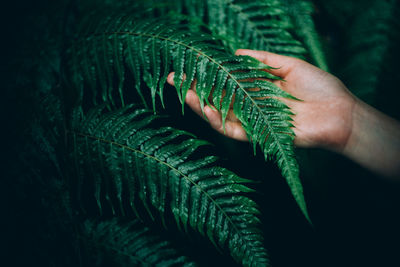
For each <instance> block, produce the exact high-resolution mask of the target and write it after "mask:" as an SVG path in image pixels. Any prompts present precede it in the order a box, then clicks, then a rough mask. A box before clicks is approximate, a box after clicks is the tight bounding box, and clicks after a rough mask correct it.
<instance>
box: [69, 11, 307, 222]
mask: <svg viewBox="0 0 400 267" xmlns="http://www.w3.org/2000/svg"><path fill="white" fill-rule="evenodd" d="M104 21H107V26H106V27H105V28H104V25H100V26H99V27H98V28H97V30H96V31H95V32H94V33H93V34H91V35H90V36H89V37H85V38H83V39H80V41H78V43H77V44H76V45H75V46H73V47H78V49H79V48H80V49H79V50H80V51H82V50H83V48H82V47H84V46H87V45H89V46H97V47H107V44H105V43H108V42H109V41H107V40H113V43H115V42H114V40H115V38H116V37H118V38H119V40H120V42H122V43H123V46H122V47H123V48H124V54H125V55H126V56H125V60H126V65H127V66H128V69H129V71H130V72H131V73H136V74H135V75H136V76H137V77H143V80H144V82H145V83H146V84H147V85H148V87H149V88H150V92H151V97H152V101H153V108H154V109H155V94H156V92H159V94H160V95H161V94H162V90H163V89H162V88H163V87H164V82H165V78H166V76H167V75H168V74H169V72H170V71H175V77H174V80H175V84H176V85H183V86H182V87H180V86H176V90H177V94H178V97H179V99H180V101H181V102H182V105H183V99H184V98H185V95H186V92H187V89H188V88H189V86H190V85H191V84H192V83H193V81H194V79H197V82H198V86H197V94H198V96H199V98H200V100H201V103H202V105H203V102H204V101H206V102H208V99H209V98H211V97H212V102H213V104H214V105H215V106H216V107H217V109H218V110H220V111H221V113H222V120H223V123H224V124H225V119H226V116H227V114H228V111H229V108H230V105H231V103H232V102H233V111H234V113H235V115H236V116H237V117H238V119H239V120H240V121H241V123H242V125H243V128H244V129H245V130H246V132H247V134H248V138H249V140H251V141H252V142H253V144H254V145H256V144H259V145H260V147H261V149H262V151H263V153H264V155H265V157H266V159H267V158H275V159H276V162H277V164H278V166H279V168H280V169H281V170H282V174H283V176H284V177H285V178H286V180H287V182H288V184H289V187H290V189H291V191H292V193H293V196H294V198H295V200H296V202H297V203H298V205H299V207H300V208H301V210H302V212H303V214H304V215H305V217H306V218H307V219H308V220H309V217H308V214H307V208H306V204H305V200H304V196H303V189H302V185H301V182H300V178H299V171H298V164H297V161H296V158H295V154H294V148H293V139H294V132H293V130H292V129H291V127H293V125H292V124H291V121H292V119H291V117H290V116H291V115H292V113H291V112H290V110H289V108H288V107H287V106H286V105H285V104H284V103H283V102H281V101H280V100H278V99H277V97H286V98H292V99H295V98H294V97H292V96H291V95H289V94H288V93H286V92H285V91H283V90H281V89H280V88H279V87H277V86H276V85H274V84H273V83H271V82H268V81H263V80H260V79H280V78H279V77H276V76H274V75H272V74H270V73H268V72H266V71H265V70H266V69H270V67H269V66H267V65H265V64H263V63H261V62H259V61H257V60H255V59H253V58H251V57H247V56H231V55H229V54H227V53H226V52H224V51H223V50H222V49H221V48H220V47H219V46H217V45H216V44H215V41H214V40H213V39H212V38H210V37H208V36H207V35H205V34H196V35H194V34H191V33H190V32H188V31H187V30H182V29H180V28H179V27H177V26H176V25H171V24H164V23H156V22H155V21H153V20H150V21H145V22H142V23H138V24H136V23H134V21H132V19H130V17H129V16H127V17H123V18H121V17H116V18H114V20H104ZM111 29H113V30H111ZM78 44H79V46H78ZM114 49H118V47H114ZM71 51H73V50H71ZM71 57H72V58H73V59H72V60H71V62H72V67H71V68H70V69H71V70H72V73H73V74H71V75H70V77H72V78H73V79H74V80H73V82H74V84H75V88H81V86H82V81H83V80H85V81H87V80H88V79H90V77H89V76H85V72H84V71H80V69H83V68H87V67H85V66H83V65H85V62H86V61H81V62H83V63H80V64H79V63H78V65H76V62H79V59H77V58H76V57H90V56H89V55H83V54H82V53H71ZM88 60H92V61H94V62H93V63H92V64H91V68H94V69H96V72H97V73H98V75H99V76H104V77H107V75H108V74H106V73H105V71H104V69H105V68H104V67H101V68H100V65H110V63H109V62H108V61H103V63H102V64H98V62H97V61H95V59H93V58H92V57H90V58H89V59H88ZM114 64H115V62H114ZM157 66H163V68H159V67H157ZM124 67H125V66H124V65H122V64H121V65H120V66H119V68H120V69H123V68H124ZM161 69H162V70H161ZM121 73H125V71H124V72H121ZM184 73H187V74H188V76H187V78H186V80H184V79H183V77H184ZM114 75H115V76H116V77H117V80H121V79H123V78H122V77H119V76H118V73H114ZM254 79H256V80H255V81H253V82H249V80H254ZM97 80H100V79H97ZM94 82H95V81H93V83H94ZM101 83H102V82H100V84H101ZM103 83H104V84H103V86H101V88H102V92H103V93H102V94H103V95H104V96H105V97H103V100H104V101H105V102H106V103H111V101H107V99H108V98H112V90H109V88H108V83H107V82H103ZM212 88H214V90H213V91H212ZM136 89H137V90H138V91H140V90H141V88H138V87H137V88H136ZM78 95H83V96H84V94H82V93H80V94H78ZM120 95H121V94H120ZM234 95H235V97H233V96H234ZM121 97H122V96H121ZM203 100H204V101H203ZM78 102H79V103H82V102H83V101H82V100H79V101H78Z"/></svg>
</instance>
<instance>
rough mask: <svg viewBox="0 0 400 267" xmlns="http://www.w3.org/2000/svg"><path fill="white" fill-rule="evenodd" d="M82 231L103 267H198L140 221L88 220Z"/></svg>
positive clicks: (83, 236)
mask: <svg viewBox="0 0 400 267" xmlns="http://www.w3.org/2000/svg"><path fill="white" fill-rule="evenodd" d="M81 232H82V240H83V241H84V243H85V244H86V247H87V248H89V252H90V254H91V257H90V258H91V260H93V261H94V262H97V263H99V264H97V265H100V266H106V264H108V265H112V266H163V267H164V266H178V265H179V266H187V267H189V266H197V264H196V263H195V262H193V261H190V260H189V259H188V257H185V256H182V255H181V254H180V253H181V252H180V251H179V250H178V249H176V248H175V246H174V245H173V244H172V243H171V242H169V241H168V240H165V239H164V238H162V237H161V236H160V235H158V234H156V233H154V232H153V231H152V230H151V229H150V228H148V227H146V226H144V225H143V224H142V223H141V222H140V221H139V219H135V220H133V221H131V222H129V223H121V222H118V220H117V219H112V220H108V221H101V222H96V221H93V220H87V221H85V222H84V224H83V227H82V231H81ZM101 263H102V264H103V265H101Z"/></svg>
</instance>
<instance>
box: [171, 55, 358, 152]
mask: <svg viewBox="0 0 400 267" xmlns="http://www.w3.org/2000/svg"><path fill="white" fill-rule="evenodd" d="M236 55H248V56H251V57H254V58H256V59H258V60H260V61H261V62H263V63H265V64H267V65H269V66H272V67H275V68H278V69H272V70H269V72H271V73H272V74H274V75H276V76H280V77H282V78H283V79H284V81H274V83H275V84H276V85H277V86H279V87H280V88H281V89H283V90H285V91H286V92H288V93H290V94H291V95H293V96H295V97H296V98H298V99H301V100H303V101H297V100H291V99H282V101H283V102H285V103H286V104H287V105H288V106H289V107H290V108H291V110H292V112H293V113H294V114H295V115H294V116H293V120H294V121H293V125H294V126H295V128H294V132H295V134H296V137H295V141H294V142H295V144H296V145H297V146H301V147H318V146H320V147H328V148H330V149H333V150H341V149H343V148H344V147H345V145H346V143H347V140H348V138H349V136H350V133H351V126H352V110H353V107H354V105H355V102H356V99H355V97H354V96H353V95H351V93H350V92H349V91H348V90H347V88H346V87H345V86H344V85H343V83H342V82H341V81H340V80H339V79H337V78H336V77H335V76H333V75H331V74H329V73H327V72H325V71H323V70H321V69H318V68H317V67H315V66H313V65H311V64H309V63H307V62H305V61H302V60H299V59H296V58H291V57H287V56H280V55H277V54H273V53H269V52H265V51H254V50H245V49H239V50H237V51H236ZM168 82H169V83H170V84H172V85H173V74H170V76H169V77H168ZM185 102H186V103H187V104H188V105H189V106H190V107H191V108H192V109H193V111H195V112H196V113H197V114H199V115H200V116H202V112H201V108H200V102H199V98H198V97H197V95H196V93H195V86H194V88H191V90H189V91H188V93H187V96H186V99H185ZM204 113H205V115H206V117H207V119H208V121H209V122H210V125H211V126H212V127H213V128H214V129H215V130H217V131H218V132H220V133H224V131H223V128H222V120H221V115H220V114H219V112H218V111H216V110H215V109H214V110H213V109H211V108H210V107H208V106H205V108H204ZM225 130H226V131H225V135H227V136H228V137H231V138H234V139H237V140H247V137H246V132H245V131H244V129H243V128H242V126H241V123H240V122H239V121H238V119H237V118H236V117H235V115H234V114H233V112H232V110H231V111H230V112H229V113H228V117H227V120H226V124H225Z"/></svg>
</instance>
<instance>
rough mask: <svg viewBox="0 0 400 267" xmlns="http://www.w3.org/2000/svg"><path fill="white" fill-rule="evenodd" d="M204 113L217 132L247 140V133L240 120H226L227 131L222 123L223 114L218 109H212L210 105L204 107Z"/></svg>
mask: <svg viewBox="0 0 400 267" xmlns="http://www.w3.org/2000/svg"><path fill="white" fill-rule="evenodd" d="M204 114H205V115H206V117H207V119H208V121H209V122H210V125H211V127H212V128H213V129H214V130H216V131H217V132H219V133H221V134H223V135H226V136H227V137H230V138H233V139H236V140H239V141H247V140H248V139H247V135H246V132H245V130H244V129H243V127H242V125H241V123H240V122H239V121H231V120H226V121H225V131H224V125H223V124H222V117H221V114H220V113H219V112H218V111H217V110H212V109H211V108H210V107H209V106H205V107H204Z"/></svg>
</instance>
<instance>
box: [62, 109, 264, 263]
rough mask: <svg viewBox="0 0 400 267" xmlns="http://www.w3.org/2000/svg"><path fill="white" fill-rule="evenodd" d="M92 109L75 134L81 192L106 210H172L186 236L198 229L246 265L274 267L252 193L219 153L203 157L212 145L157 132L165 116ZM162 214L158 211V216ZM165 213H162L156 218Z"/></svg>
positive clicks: (72, 136)
mask: <svg viewBox="0 0 400 267" xmlns="http://www.w3.org/2000/svg"><path fill="white" fill-rule="evenodd" d="M102 113H104V110H103V109H101V108H100V109H99V108H97V109H93V110H92V111H91V112H89V114H88V116H87V119H85V120H84V121H81V122H80V123H77V122H75V123H74V125H79V126H77V127H76V128H74V129H71V131H70V132H69V136H70V140H71V143H72V144H73V151H72V154H71V155H72V158H73V160H74V162H75V166H76V168H75V169H76V171H77V172H78V173H79V174H78V175H77V177H78V179H84V181H78V182H77V183H74V184H77V185H78V187H79V188H77V190H76V194H77V195H78V196H77V197H78V199H79V198H80V196H79V195H81V196H89V195H92V196H93V197H92V198H93V199H94V200H95V202H96V203H97V205H98V207H99V209H100V211H101V210H104V209H105V208H106V207H110V209H111V210H112V212H113V213H122V214H124V213H129V212H130V211H133V212H134V213H136V214H137V216H139V217H143V214H142V213H140V212H138V210H140V209H139V208H138V203H141V206H142V207H143V208H144V210H145V211H146V214H148V215H149V217H151V218H153V219H156V217H157V216H159V217H160V218H161V220H162V223H163V224H164V226H165V227H167V223H166V222H164V220H165V218H166V217H167V214H168V213H172V215H173V217H174V218H175V221H176V225H177V226H178V228H179V229H181V230H182V231H184V232H188V229H192V230H193V231H195V232H198V233H200V234H202V235H204V236H206V237H208V239H209V240H210V241H211V242H212V243H213V244H214V245H215V246H217V247H218V248H222V249H226V248H228V249H229V251H230V253H231V255H232V257H233V258H234V259H235V260H236V261H238V262H242V264H244V265H246V266H253V265H257V264H262V265H267V263H268V258H267V253H266V251H265V249H264V248H263V245H262V243H263V237H262V235H261V233H260V231H259V230H258V229H257V225H258V224H259V222H260V221H259V219H258V217H257V216H258V214H259V211H258V209H257V206H256V204H255V202H253V201H252V200H251V199H249V198H248V197H246V196H245V195H244V194H245V193H248V192H252V191H253V190H251V189H250V188H248V187H247V186H245V185H244V183H248V182H250V181H249V180H246V179H243V178H239V177H238V176H236V175H235V174H233V173H232V172H230V171H228V170H226V169H224V168H221V167H218V166H216V165H215V161H216V160H217V158H216V157H215V156H209V155H206V156H202V157H196V155H195V153H196V151H198V148H199V147H201V146H203V145H205V144H206V143H207V142H205V141H201V140H197V139H193V138H192V137H191V136H190V135H188V134H186V133H185V132H183V131H178V130H175V129H173V128H170V127H152V126H151V123H152V122H154V121H155V120H156V119H157V118H158V116H156V115H153V114H151V112H150V111H148V110H145V109H133V108H129V107H128V108H124V109H120V110H117V111H114V112H111V113H108V114H102ZM154 211H156V213H155V212H154ZM157 214H158V215H157Z"/></svg>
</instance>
